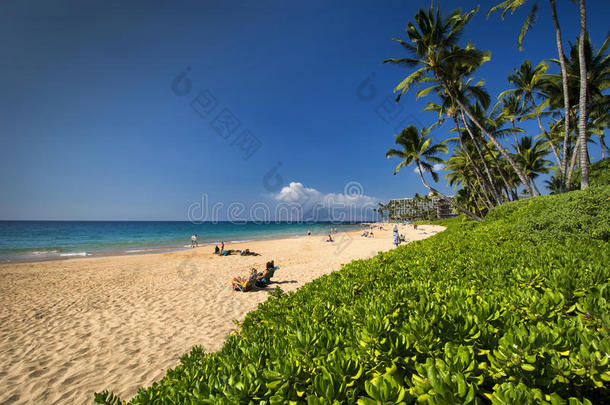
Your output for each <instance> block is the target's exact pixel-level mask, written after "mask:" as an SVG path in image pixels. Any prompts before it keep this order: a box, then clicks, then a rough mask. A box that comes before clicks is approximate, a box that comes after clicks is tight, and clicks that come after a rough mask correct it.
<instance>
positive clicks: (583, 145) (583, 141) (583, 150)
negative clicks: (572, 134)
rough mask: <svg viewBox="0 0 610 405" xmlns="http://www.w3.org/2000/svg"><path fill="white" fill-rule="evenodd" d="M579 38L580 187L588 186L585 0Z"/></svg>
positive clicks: (580, 2) (583, 1)
mask: <svg viewBox="0 0 610 405" xmlns="http://www.w3.org/2000/svg"><path fill="white" fill-rule="evenodd" d="M579 4H580V7H579V8H580V40H579V41H578V62H579V65H580V101H579V113H578V141H579V142H580V189H581V190H584V189H586V188H587V187H589V151H588V149H587V63H586V60H585V41H586V38H587V17H586V9H585V0H580V1H579Z"/></svg>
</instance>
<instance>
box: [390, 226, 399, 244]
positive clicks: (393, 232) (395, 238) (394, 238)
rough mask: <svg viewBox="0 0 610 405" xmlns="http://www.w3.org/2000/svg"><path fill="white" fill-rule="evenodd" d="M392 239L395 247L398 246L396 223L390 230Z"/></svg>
mask: <svg viewBox="0 0 610 405" xmlns="http://www.w3.org/2000/svg"><path fill="white" fill-rule="evenodd" d="M392 240H393V242H394V245H395V246H396V247H398V245H400V236H399V235H398V226H397V225H394V230H393V231H392Z"/></svg>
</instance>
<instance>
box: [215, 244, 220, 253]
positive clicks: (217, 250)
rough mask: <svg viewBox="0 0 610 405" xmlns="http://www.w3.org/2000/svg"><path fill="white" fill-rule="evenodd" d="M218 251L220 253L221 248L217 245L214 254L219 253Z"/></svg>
mask: <svg viewBox="0 0 610 405" xmlns="http://www.w3.org/2000/svg"><path fill="white" fill-rule="evenodd" d="M218 253H220V249H219V248H218V245H216V247H215V248H214V254H215V255H217V254H218Z"/></svg>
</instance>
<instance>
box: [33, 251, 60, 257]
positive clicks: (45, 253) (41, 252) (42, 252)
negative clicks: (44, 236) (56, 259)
mask: <svg viewBox="0 0 610 405" xmlns="http://www.w3.org/2000/svg"><path fill="white" fill-rule="evenodd" d="M52 253H57V250H35V251H33V252H32V254H33V255H37V256H39V255H48V254H52Z"/></svg>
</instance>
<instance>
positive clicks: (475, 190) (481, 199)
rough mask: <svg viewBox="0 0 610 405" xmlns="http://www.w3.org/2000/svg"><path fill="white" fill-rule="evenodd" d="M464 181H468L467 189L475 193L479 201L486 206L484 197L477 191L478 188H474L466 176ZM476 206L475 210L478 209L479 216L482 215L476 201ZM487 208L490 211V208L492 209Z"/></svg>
mask: <svg viewBox="0 0 610 405" xmlns="http://www.w3.org/2000/svg"><path fill="white" fill-rule="evenodd" d="M464 181H466V186H467V187H468V188H469V189H470V190H472V192H473V193H474V194H475V195H476V196H477V197H478V199H479V200H480V201H481V202H482V203H483V205H486V204H485V201H484V200H483V196H481V193H480V192H479V190H477V189H476V187H474V186H473V185H472V184H471V183H470V181H468V178H467V177H466V176H464ZM475 206H476V207H475V208H476V210H477V211H478V214H481V209H480V208H479V204H477V203H476V201H475ZM487 208H488V209H489V208H491V207H487Z"/></svg>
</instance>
